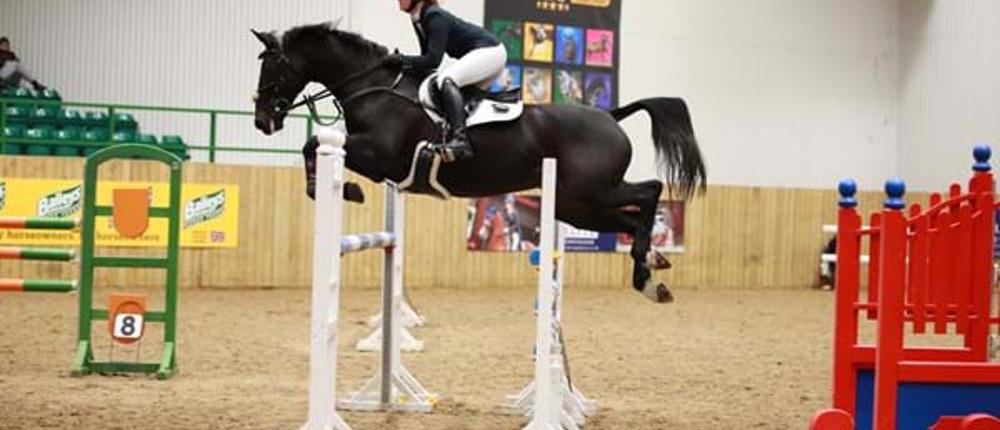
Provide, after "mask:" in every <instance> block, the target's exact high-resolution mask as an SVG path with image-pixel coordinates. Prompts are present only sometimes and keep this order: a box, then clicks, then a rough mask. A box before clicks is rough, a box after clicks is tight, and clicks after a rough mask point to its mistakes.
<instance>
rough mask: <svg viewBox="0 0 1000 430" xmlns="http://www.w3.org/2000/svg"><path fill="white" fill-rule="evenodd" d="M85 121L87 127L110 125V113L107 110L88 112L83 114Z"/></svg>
mask: <svg viewBox="0 0 1000 430" xmlns="http://www.w3.org/2000/svg"><path fill="white" fill-rule="evenodd" d="M83 122H84V124H86V125H87V127H104V128H107V127H108V114H107V113H105V112H93V111H91V112H87V113H85V114H83Z"/></svg>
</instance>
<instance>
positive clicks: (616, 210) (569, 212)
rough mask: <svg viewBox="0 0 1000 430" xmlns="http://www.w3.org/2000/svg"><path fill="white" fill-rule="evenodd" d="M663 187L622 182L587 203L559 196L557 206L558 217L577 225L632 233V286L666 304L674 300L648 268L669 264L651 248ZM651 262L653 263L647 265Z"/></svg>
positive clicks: (656, 184)
mask: <svg viewBox="0 0 1000 430" xmlns="http://www.w3.org/2000/svg"><path fill="white" fill-rule="evenodd" d="M662 190H663V184H662V183H660V182H658V181H647V182H642V183H639V184H629V183H623V184H621V185H619V186H617V187H615V188H612V189H611V190H608V191H607V192H606V193H599V194H598V197H597V199H596V201H594V200H591V202H590V203H589V204H587V203H583V202H582V201H579V200H575V199H573V200H570V199H560V201H559V202H558V203H557V205H556V207H557V210H558V211H559V212H560V218H561V219H564V220H566V221H567V222H569V223H571V224H573V225H575V226H577V227H579V228H585V229H590V230H596V231H609V230H611V231H616V232H622V233H630V234H632V235H633V236H634V241H633V243H632V250H631V253H630V254H631V256H632V260H633V262H634V265H633V270H632V287H633V288H635V289H636V290H637V291H639V292H640V293H642V294H643V295H644V296H646V297H647V298H649V299H650V300H653V301H655V302H657V303H669V302H671V301H673V294H671V293H670V290H669V289H668V288H667V286H666V285H665V284H663V283H662V282H661V283H656V282H654V281H653V280H652V274H651V273H650V270H649V269H650V268H651V267H655V268H666V266H668V265H669V262H667V261H666V259H665V258H663V257H662V256H660V255H659V254H658V253H652V252H651V251H650V242H651V233H652V229H653V222H654V220H655V216H656V204H657V202H658V201H659V197H660V192H661V191H662ZM628 206H637V207H638V211H635V210H630V209H625V208H626V207H628ZM651 255H652V256H654V257H655V258H652V257H651ZM651 261H652V262H654V263H656V264H650V262H651Z"/></svg>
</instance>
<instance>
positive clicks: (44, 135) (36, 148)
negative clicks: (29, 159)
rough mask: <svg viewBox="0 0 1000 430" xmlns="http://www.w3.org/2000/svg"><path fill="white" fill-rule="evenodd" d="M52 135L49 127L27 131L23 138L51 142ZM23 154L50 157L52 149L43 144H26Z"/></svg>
mask: <svg viewBox="0 0 1000 430" xmlns="http://www.w3.org/2000/svg"><path fill="white" fill-rule="evenodd" d="M52 135H53V130H52V128H51V127H36V128H31V129H28V132H27V133H25V135H24V137H25V138H28V139H37V140H51V139H52ZM24 153H25V154H28V155H52V147H51V146H49V145H45V144H28V147H27V149H26V150H25V151H24Z"/></svg>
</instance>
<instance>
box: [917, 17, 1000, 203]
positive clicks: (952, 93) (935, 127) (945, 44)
mask: <svg viewBox="0 0 1000 430" xmlns="http://www.w3.org/2000/svg"><path fill="white" fill-rule="evenodd" d="M900 14H901V17H902V18H901V20H902V23H903V43H902V50H901V58H900V76H901V80H900V98H899V100H900V124H899V129H900V141H901V142H902V143H903V144H902V150H901V151H900V154H899V158H900V160H901V169H900V171H901V177H902V178H903V179H905V180H906V181H907V184H908V185H909V187H910V188H911V189H916V190H925V191H927V190H933V191H942V190H944V189H945V188H946V186H947V184H948V183H950V182H954V181H960V182H965V179H966V178H968V176H969V168H970V165H971V163H972V155H971V151H972V146H973V144H975V143H976V142H977V141H980V140H990V141H992V143H994V144H997V143H1000V20H998V18H1000V2H998V1H996V0H963V1H932V0H906V1H904V2H902V5H901V9H900ZM993 149H994V151H997V149H998V148H997V147H996V146H994V147H993ZM997 158H998V157H997V156H994V161H995V160H996V159H997ZM994 165H998V164H997V163H996V162H994Z"/></svg>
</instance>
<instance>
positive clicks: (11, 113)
mask: <svg viewBox="0 0 1000 430" xmlns="http://www.w3.org/2000/svg"><path fill="white" fill-rule="evenodd" d="M4 115H5V116H6V117H7V124H27V123H28V110H27V109H25V108H22V107H20V106H8V107H7V109H4Z"/></svg>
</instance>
